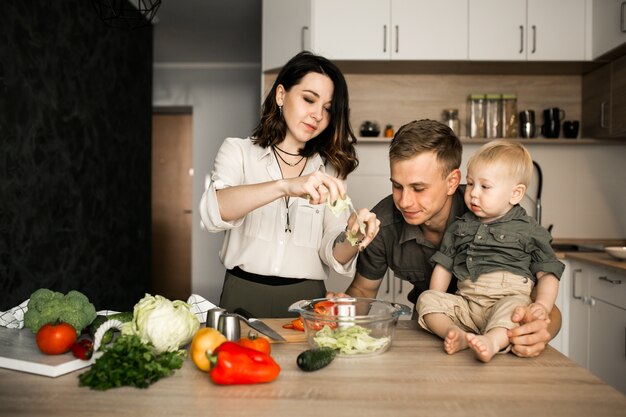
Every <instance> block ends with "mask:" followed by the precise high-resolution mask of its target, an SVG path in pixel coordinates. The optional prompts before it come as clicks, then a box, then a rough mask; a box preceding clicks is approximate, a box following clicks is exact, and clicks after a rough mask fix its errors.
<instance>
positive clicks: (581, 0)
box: [526, 0, 585, 61]
mask: <svg viewBox="0 0 626 417" xmlns="http://www.w3.org/2000/svg"><path fill="white" fill-rule="evenodd" d="M526 32H527V38H526V39H527V45H528V46H527V48H526V49H527V55H526V56H527V58H528V60H529V61H583V60H584V59H585V0H528V18H527V26H526Z"/></svg>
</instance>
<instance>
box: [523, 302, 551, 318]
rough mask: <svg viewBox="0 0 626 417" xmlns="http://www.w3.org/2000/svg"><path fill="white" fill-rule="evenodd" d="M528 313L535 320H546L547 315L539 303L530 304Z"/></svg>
mask: <svg viewBox="0 0 626 417" xmlns="http://www.w3.org/2000/svg"><path fill="white" fill-rule="evenodd" d="M528 309H529V310H530V313H531V314H532V316H533V317H534V318H535V319H537V320H548V317H549V315H550V314H549V313H548V310H547V309H546V307H545V306H544V305H543V304H540V303H532V304H531V305H529V306H528Z"/></svg>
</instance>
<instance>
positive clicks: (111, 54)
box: [0, 0, 152, 311]
mask: <svg viewBox="0 0 626 417" xmlns="http://www.w3.org/2000/svg"><path fill="white" fill-rule="evenodd" d="M151 113H152V28H151V27H149V26H148V27H145V28H140V29H134V30H128V29H116V28H110V27H108V26H106V25H105V24H104V23H103V22H102V21H101V20H100V19H99V18H98V16H97V14H96V12H95V10H94V8H93V6H92V4H91V1H87V0H54V1H41V0H39V1H36V0H2V1H0V311H3V310H6V309H8V308H10V307H13V306H15V305H17V304H19V303H20V302H22V301H24V300H25V299H27V298H28V297H29V296H30V294H31V293H32V292H33V291H34V290H36V289H37V288H40V287H45V288H50V289H53V290H57V291H62V292H67V291H69V290H71V289H76V290H79V291H82V292H83V293H85V294H86V295H87V296H88V297H89V298H90V299H91V300H92V302H93V303H94V304H95V305H96V308H97V309H105V308H108V309H117V310H128V309H131V308H132V306H133V305H134V304H135V303H136V302H137V301H138V300H139V299H140V298H141V297H142V296H143V294H144V293H145V292H149V282H150V152H151V150H150V143H151Z"/></svg>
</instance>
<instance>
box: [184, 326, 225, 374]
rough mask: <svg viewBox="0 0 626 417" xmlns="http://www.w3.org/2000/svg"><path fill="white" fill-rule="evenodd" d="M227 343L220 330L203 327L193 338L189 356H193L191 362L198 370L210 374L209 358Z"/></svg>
mask: <svg viewBox="0 0 626 417" xmlns="http://www.w3.org/2000/svg"><path fill="white" fill-rule="evenodd" d="M225 341H226V337H224V335H223V334H222V333H220V332H219V331H218V330H216V329H213V328H211V327H202V328H200V329H198V331H197V332H196V334H195V335H194V336H193V340H192V341H191V347H190V348H189V356H191V360H192V361H193V363H194V364H195V365H196V366H197V367H198V369H200V370H201V371H204V372H209V370H210V369H211V362H210V361H209V357H210V356H211V355H212V354H213V352H214V351H215V349H217V347H218V346H219V345H221V344H222V343H224V342H225Z"/></svg>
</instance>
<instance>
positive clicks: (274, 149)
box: [272, 145, 304, 167]
mask: <svg viewBox="0 0 626 417" xmlns="http://www.w3.org/2000/svg"><path fill="white" fill-rule="evenodd" d="M272 150H273V151H274V155H276V156H277V157H278V158H280V160H281V161H283V162H284V163H285V164H287V165H289V166H290V167H295V166H296V165H298V164H299V163H300V162H302V160H303V159H304V156H302V157H300V159H298V161H297V162H294V163H290V162H287V161H285V158H283V157H282V156H280V154H279V153H278V152H276V150H279V151H281V152H283V153H285V154H287V155H291V156H299V155H298V154H295V153H289V152H287V151H283V150H282V149H280V148H279V147H278V146H275V145H274V146H272ZM279 166H280V164H279Z"/></svg>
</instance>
